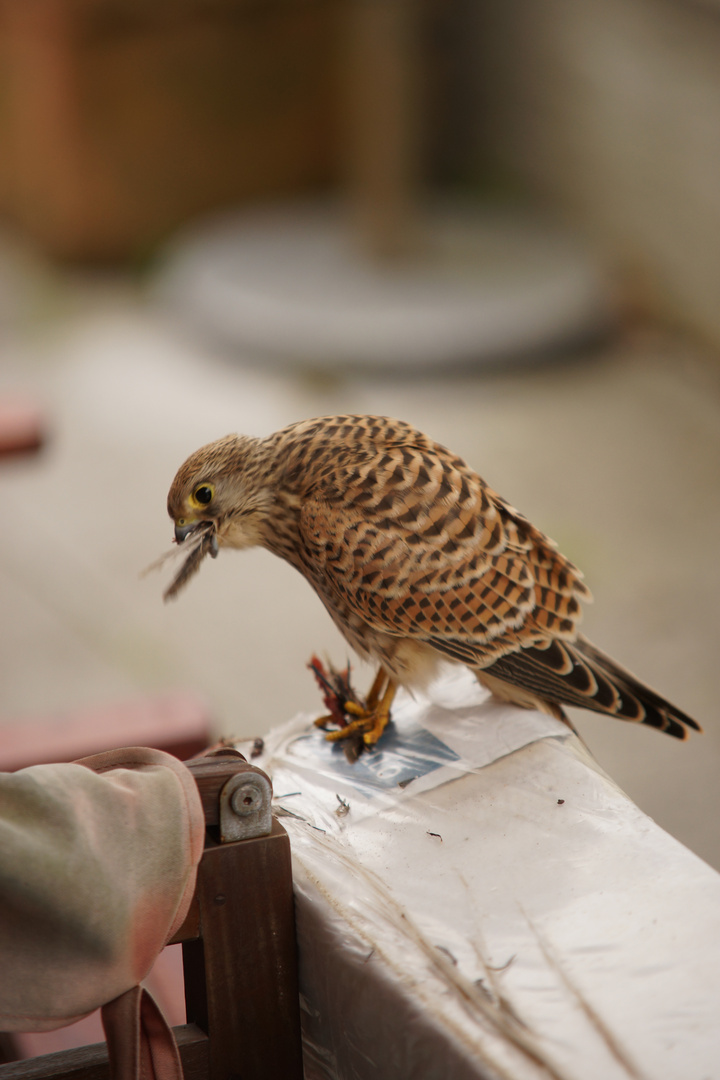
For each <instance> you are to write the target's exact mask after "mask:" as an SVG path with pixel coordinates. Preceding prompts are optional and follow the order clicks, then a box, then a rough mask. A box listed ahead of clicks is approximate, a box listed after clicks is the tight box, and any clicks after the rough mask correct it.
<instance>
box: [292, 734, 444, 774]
mask: <svg viewBox="0 0 720 1080" xmlns="http://www.w3.org/2000/svg"><path fill="white" fill-rule="evenodd" d="M286 754H287V756H288V758H293V757H294V758H298V759H300V760H301V761H302V763H303V764H305V765H310V766H312V768H314V769H318V768H320V769H322V770H323V771H325V772H331V773H335V774H336V775H337V776H342V777H343V779H345V780H347V781H349V782H350V783H351V784H353V785H355V786H357V787H372V788H377V789H380V790H385V791H386V790H387V789H388V788H395V787H405V786H406V785H407V784H409V783H410V781H411V780H417V779H418V777H420V776H426V775H427V773H430V772H433V771H434V770H435V769H439V768H441V767H442V766H443V765H449V764H451V763H452V762H454V761H458V760H459V755H458V754H456V753H455V751H454V750H451V749H450V747H449V746H446V745H445V743H443V742H440V740H439V739H436V738H435V736H434V735H433V734H431V732H429V731H428V730H427V729H426V728H423V727H420V725H419V724H415V723H414V722H412V721H410V722H409V723H404V724H403V726H402V731H401V732H399V731H398V730H397V727H396V725H395V724H394V723H392V722H391V723H390V724H388V726H387V728H386V729H385V732H384V733H383V737H382V742H381V744H380V747H379V748H378V749H376V750H371V751H367V752H363V753H362V754H361V755H360V757H359V758H358V760H357V761H356V762H354V763H353V764H351V763H350V762H349V761H348V760H347V758H346V757H345V752H344V751H343V749H342V746H340V745H339V744H338V743H329V742H327V740H326V739H325V738H323V737H322V736H321V735H320V733H319V732H318V733H317V734H316V733H314V732H313V733H312V734H310V735H301V736H299V738H297V739H294V740H293V742H292V743H291V744H290V746H288V748H287V751H286Z"/></svg>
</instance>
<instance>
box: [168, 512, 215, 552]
mask: <svg viewBox="0 0 720 1080" xmlns="http://www.w3.org/2000/svg"><path fill="white" fill-rule="evenodd" d="M203 526H205V530H204V531H205V533H206V536H205V537H203V542H206V540H207V532H208V531H210V533H211V535H210V539H209V543H208V545H207V548H206V550H207V551H209V552H210V555H211V556H212V558H213V559H216V558H217V554H218V550H219V545H218V538H217V533H216V532H215V525H214V523H213V522H212V521H198V520H197V519H195V520H194V521H186V522H185V524H184V525H178V524H176V525H175V543H176V544H182V542H183V540H187V538H188V536H190V533H193V532H195V530H196V529H201V528H203Z"/></svg>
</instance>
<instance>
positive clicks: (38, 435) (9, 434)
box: [0, 394, 47, 457]
mask: <svg viewBox="0 0 720 1080" xmlns="http://www.w3.org/2000/svg"><path fill="white" fill-rule="evenodd" d="M46 437H47V421H46V418H45V414H44V413H43V410H42V409H41V408H40V406H39V405H37V404H35V403H34V402H32V401H30V400H29V399H28V398H22V397H11V396H9V395H7V394H6V395H4V396H2V397H0V457H10V456H12V455H14V454H29V453H34V452H35V451H37V450H39V449H40V448H41V446H42V445H43V443H44V442H45V440H46Z"/></svg>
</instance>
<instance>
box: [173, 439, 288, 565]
mask: <svg viewBox="0 0 720 1080" xmlns="http://www.w3.org/2000/svg"><path fill="white" fill-rule="evenodd" d="M260 447H261V441H260V440H259V439H252V438H249V437H248V436H244V435H227V436H226V437H225V438H224V439H218V441H217V442H214V443H210V444H209V445H207V446H203V447H201V448H200V449H199V450H196V451H195V453H194V454H191V455H190V457H189V458H188V459H187V461H185V462H184V464H183V465H181V466H180V468H179V469H178V471H177V474H176V476H175V479H174V480H173V482H172V485H171V487H170V491H169V493H168V503H167V506H168V514H169V515H170V517H171V518H172V520H173V521H174V523H175V539H176V541H177V543H178V544H181V543H182V542H183V540H185V539H186V538H187V537H188V536H190V535H191V533H193V532H194V531H195V530H197V529H199V528H200V527H201V526H204V527H206V528H207V527H210V528H211V529H212V531H213V536H214V542H215V543H216V544H217V545H218V546H220V547H234V548H246V547H254V546H255V545H256V544H262V543H263V542H264V539H265V536H264V528H265V523H266V521H267V517H268V513H269V512H270V509H271V507H272V504H273V496H272V492H271V489H270V487H269V484H268V477H267V473H266V471H265V470H264V469H263V468H262V465H263V456H262V453H261V452H260Z"/></svg>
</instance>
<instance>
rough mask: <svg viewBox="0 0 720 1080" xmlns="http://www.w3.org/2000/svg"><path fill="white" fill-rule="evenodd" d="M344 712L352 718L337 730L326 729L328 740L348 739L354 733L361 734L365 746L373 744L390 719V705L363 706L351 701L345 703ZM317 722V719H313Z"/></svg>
mask: <svg viewBox="0 0 720 1080" xmlns="http://www.w3.org/2000/svg"><path fill="white" fill-rule="evenodd" d="M345 712H346V713H347V714H348V715H349V716H354V717H355V719H354V720H350V721H349V722H348V723H346V724H345V725H344V727H341V728H340V729H339V730H338V731H328V732H327V734H326V735H325V738H326V739H327V741H328V742H338V741H339V740H340V739H349V738H351V737H352V736H353V735H355V734H356V733H357V734H359V735H362V741H363V742H364V744H365V746H375V744H376V743H377V741H378V739H379V738H380V736H381V735H382V733H383V731H384V730H385V728H386V727H387V726H388V722H389V720H390V707H389V706H388V707H387V708H381V707H380V705H377V706H375V707H374V708H363V707H362V706H361V705H356V704H355V702H353V701H347V702H346V703H345ZM315 723H317V720H316V721H315Z"/></svg>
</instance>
